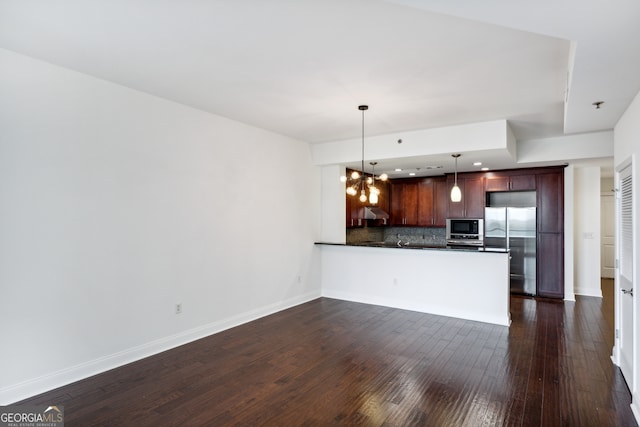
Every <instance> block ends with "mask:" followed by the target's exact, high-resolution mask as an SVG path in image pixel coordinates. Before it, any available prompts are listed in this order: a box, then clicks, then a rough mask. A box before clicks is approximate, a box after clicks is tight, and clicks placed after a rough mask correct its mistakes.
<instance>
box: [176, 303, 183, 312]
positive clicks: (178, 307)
mask: <svg viewBox="0 0 640 427" xmlns="http://www.w3.org/2000/svg"><path fill="white" fill-rule="evenodd" d="M176 314H182V303H181V302H179V303H177V304H176Z"/></svg>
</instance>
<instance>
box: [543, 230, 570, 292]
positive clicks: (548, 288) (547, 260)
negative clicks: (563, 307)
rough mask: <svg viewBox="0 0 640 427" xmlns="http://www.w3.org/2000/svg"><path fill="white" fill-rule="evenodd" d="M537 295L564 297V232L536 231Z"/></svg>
mask: <svg viewBox="0 0 640 427" xmlns="http://www.w3.org/2000/svg"><path fill="white" fill-rule="evenodd" d="M537 268H538V295H539V296H542V297H550V298H564V234H563V233H538V265H537Z"/></svg>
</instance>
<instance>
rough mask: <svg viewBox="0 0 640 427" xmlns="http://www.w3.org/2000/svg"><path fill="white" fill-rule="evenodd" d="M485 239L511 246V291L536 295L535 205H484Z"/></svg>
mask: <svg viewBox="0 0 640 427" xmlns="http://www.w3.org/2000/svg"><path fill="white" fill-rule="evenodd" d="M484 243H485V247H493V248H507V249H509V251H510V252H509V253H510V256H511V261H510V267H511V277H510V283H511V292H512V293H517V294H525V295H536V208H533V207H530V208H516V207H488V208H485V212H484Z"/></svg>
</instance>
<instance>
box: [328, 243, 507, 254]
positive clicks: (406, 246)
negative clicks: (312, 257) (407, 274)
mask: <svg viewBox="0 0 640 427" xmlns="http://www.w3.org/2000/svg"><path fill="white" fill-rule="evenodd" d="M316 245H333V246H358V247H369V248H389V249H417V250H425V249H427V250H439V251H463V252H490V253H496V252H497V253H507V252H509V249H506V248H487V247H484V246H480V247H478V246H446V245H435V244H419V243H405V242H400V244H398V243H393V242H358V243H332V242H316Z"/></svg>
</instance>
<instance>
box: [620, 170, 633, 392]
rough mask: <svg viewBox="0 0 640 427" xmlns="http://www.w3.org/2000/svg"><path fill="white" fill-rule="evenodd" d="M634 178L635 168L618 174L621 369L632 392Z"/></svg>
mask: <svg viewBox="0 0 640 427" xmlns="http://www.w3.org/2000/svg"><path fill="white" fill-rule="evenodd" d="M632 184H633V179H632V174H631V165H628V166H626V167H625V168H624V169H622V170H621V171H620V172H619V174H618V185H617V186H616V188H618V194H619V196H618V198H617V202H618V203H617V208H618V209H617V216H618V267H619V268H618V280H617V283H616V289H617V290H618V291H617V297H618V302H619V304H618V307H620V309H619V313H620V314H619V316H620V317H619V324H618V328H619V334H620V335H619V345H620V352H619V355H620V358H619V359H620V360H619V365H620V370H621V371H622V375H624V378H625V380H626V381H627V384H628V385H629V389H630V390H634V385H633V306H634V301H633V299H634V298H635V296H634V291H635V293H637V291H638V290H634V289H633V188H632Z"/></svg>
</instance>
